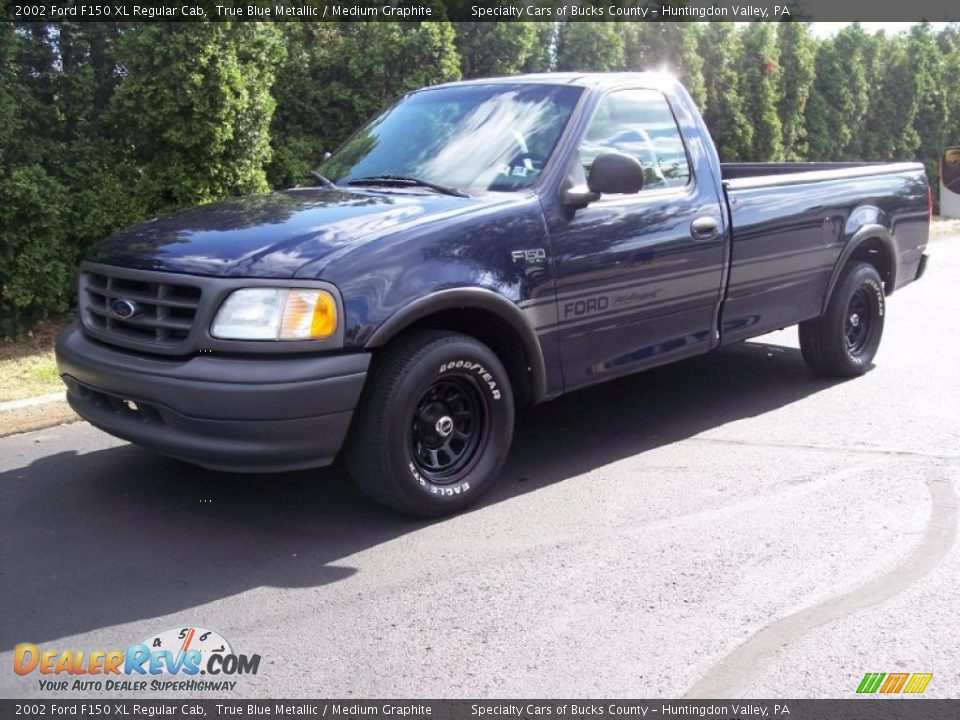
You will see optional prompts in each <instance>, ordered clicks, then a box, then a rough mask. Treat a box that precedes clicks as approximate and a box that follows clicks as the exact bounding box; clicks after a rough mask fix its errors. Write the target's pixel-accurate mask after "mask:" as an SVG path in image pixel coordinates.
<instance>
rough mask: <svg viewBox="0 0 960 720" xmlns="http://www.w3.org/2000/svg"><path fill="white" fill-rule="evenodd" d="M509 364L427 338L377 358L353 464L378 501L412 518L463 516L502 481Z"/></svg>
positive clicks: (470, 347) (454, 341)
mask: <svg viewBox="0 0 960 720" xmlns="http://www.w3.org/2000/svg"><path fill="white" fill-rule="evenodd" d="M513 422H514V405H513V393H512V390H511V387H510V381H509V378H508V376H507V372H506V370H505V369H504V367H503V365H502V363H501V362H500V360H499V359H498V358H497V356H496V355H495V354H494V353H493V351H492V350H490V348H488V347H487V346H486V345H484V344H482V343H480V342H478V341H477V340H474V339H473V338H471V337H468V336H466V335H461V334H459V333H451V332H441V331H437V330H424V331H418V332H416V333H413V334H411V335H409V336H407V337H404V338H402V339H401V340H400V341H399V342H398V343H397V344H396V345H393V346H391V347H388V348H386V349H385V351H384V354H383V356H382V357H380V358H377V359H376V361H375V366H374V368H373V370H372V371H371V376H370V378H369V379H368V381H367V386H366V387H365V388H364V392H363V397H362V398H361V401H360V406H359V407H358V409H357V414H356V416H355V420H354V425H353V428H352V429H351V431H350V437H349V438H348V439H347V446H346V453H345V459H346V463H347V468H348V469H349V471H350V475H351V476H352V477H353V479H354V482H356V484H357V485H358V486H359V488H360V489H361V490H362V491H363V492H364V493H365V494H366V495H368V496H369V497H370V498H372V499H373V500H375V501H377V502H379V503H381V504H383V505H386V506H388V507H391V508H394V509H395V510H399V511H401V512H405V513H409V514H412V515H422V516H438V515H448V514H451V513H456V512H459V511H461V510H463V509H465V508H467V507H469V506H470V505H472V504H473V503H475V502H476V501H477V500H478V499H479V498H480V496H481V495H482V494H483V493H484V492H486V491H487V490H488V489H489V488H490V486H491V485H492V484H493V483H494V482H495V481H496V479H497V477H498V476H499V474H500V470H501V468H502V467H503V463H504V461H505V460H506V457H507V452H508V450H509V449H510V442H511V439H512V438H513Z"/></svg>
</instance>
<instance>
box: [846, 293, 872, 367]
mask: <svg viewBox="0 0 960 720" xmlns="http://www.w3.org/2000/svg"><path fill="white" fill-rule="evenodd" d="M872 317H873V308H872V306H871V302H870V292H869V291H868V290H867V289H866V287H859V288H857V290H856V292H854V293H853V297H851V298H850V303H849V304H848V305H847V312H846V314H845V318H844V321H843V337H844V340H845V341H846V343H847V352H849V353H851V354H852V355H856V354H857V353H860V352H862V351H863V348H864V346H865V345H866V344H867V343H868V342H869V340H870V333H871V332H872V330H873V320H872Z"/></svg>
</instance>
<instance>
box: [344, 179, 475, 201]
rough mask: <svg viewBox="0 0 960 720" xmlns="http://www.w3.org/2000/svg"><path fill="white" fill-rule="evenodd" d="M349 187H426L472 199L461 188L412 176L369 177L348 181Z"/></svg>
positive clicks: (445, 193)
mask: <svg viewBox="0 0 960 720" xmlns="http://www.w3.org/2000/svg"><path fill="white" fill-rule="evenodd" d="M347 185H401V186H407V187H425V188H430V189H431V190H436V191H437V192H439V193H443V194H444V195H453V196H454V197H470V196H469V195H467V194H466V193H465V192H464V191H463V190H461V189H460V188H455V187H450V186H449V185H440V184H439V183H434V182H430V181H429V180H421V179H420V178H416V177H412V176H410V175H369V176H367V177H359V178H355V179H353V180H348V181H347Z"/></svg>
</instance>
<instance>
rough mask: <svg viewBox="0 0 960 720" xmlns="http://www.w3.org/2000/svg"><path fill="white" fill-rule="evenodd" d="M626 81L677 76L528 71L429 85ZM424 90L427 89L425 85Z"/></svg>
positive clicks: (661, 82)
mask: <svg viewBox="0 0 960 720" xmlns="http://www.w3.org/2000/svg"><path fill="white" fill-rule="evenodd" d="M625 83H639V84H643V85H650V86H651V87H663V86H670V85H674V84H676V83H677V79H676V78H675V77H674V76H673V75H671V74H670V73H666V72H660V71H653V70H650V71H644V72H592V73H582V72H554V73H528V74H526V75H505V76H501V77H492V78H476V79H473V80H460V81H457V82H450V83H443V84H441V85H433V86H432V87H434V88H438V87H455V86H460V85H499V84H503V85H508V84H509V85H516V84H530V85H574V86H577V87H584V88H601V89H603V88H607V87H614V86H617V85H623V84H625ZM425 89H426V88H425Z"/></svg>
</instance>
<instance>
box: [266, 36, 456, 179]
mask: <svg viewBox="0 0 960 720" xmlns="http://www.w3.org/2000/svg"><path fill="white" fill-rule="evenodd" d="M283 30H284V34H285V40H286V45H287V48H288V59H287V61H286V62H285V63H284V65H283V67H282V68H281V70H280V71H279V73H278V82H277V85H276V87H275V89H274V95H275V97H276V99H277V112H276V115H275V117H274V120H273V125H272V128H271V132H272V143H273V148H274V153H275V157H274V160H273V162H272V163H271V165H270V170H269V178H270V183H271V185H273V186H274V187H289V186H291V185H294V184H296V183H299V182H302V181H303V179H304V178H305V177H306V175H307V172H308V171H309V170H310V169H311V168H314V167H316V166H317V165H319V164H320V162H321V161H322V160H323V154H324V152H328V151H332V150H334V149H335V148H336V147H337V146H338V145H339V144H340V143H341V142H343V141H344V140H345V139H346V138H347V136H348V135H349V134H350V133H351V132H353V131H354V130H356V129H357V127H358V126H360V125H361V124H362V123H364V122H365V121H367V120H369V119H370V118H371V117H372V116H373V115H374V114H375V113H377V112H378V111H380V110H382V109H383V108H384V107H385V106H386V105H387V104H389V103H391V102H393V101H394V100H396V99H397V98H398V97H399V96H401V95H403V94H404V93H406V92H409V91H410V90H415V89H417V88H420V87H423V86H426V85H433V84H436V83H438V82H444V81H448V80H456V79H458V78H459V77H460V67H459V65H460V61H459V57H458V54H457V50H456V47H455V44H454V31H453V26H452V25H451V24H450V23H377V22H372V23H342V24H338V25H330V24H327V23H284V24H283Z"/></svg>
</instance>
